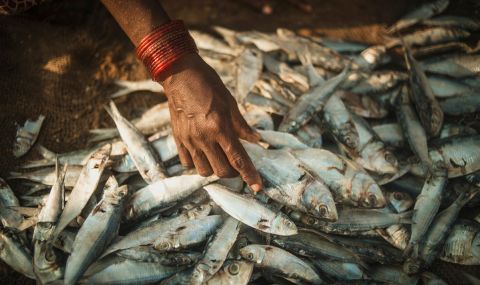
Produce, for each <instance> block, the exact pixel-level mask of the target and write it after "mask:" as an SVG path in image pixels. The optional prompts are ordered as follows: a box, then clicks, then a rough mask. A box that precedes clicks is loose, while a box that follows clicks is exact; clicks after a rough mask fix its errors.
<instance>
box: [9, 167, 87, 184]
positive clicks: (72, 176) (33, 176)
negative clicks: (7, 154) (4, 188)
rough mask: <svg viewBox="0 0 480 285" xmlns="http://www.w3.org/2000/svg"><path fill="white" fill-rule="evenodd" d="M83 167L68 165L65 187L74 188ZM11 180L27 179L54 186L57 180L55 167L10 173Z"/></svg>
mask: <svg viewBox="0 0 480 285" xmlns="http://www.w3.org/2000/svg"><path fill="white" fill-rule="evenodd" d="M82 169H83V166H81V165H68V167H67V173H66V174H65V181H64V183H65V187H68V188H71V187H74V186H75V184H76V183H77V180H78V178H79V177H80V174H81V172H82ZM9 179H27V180H30V181H34V182H37V183H42V184H45V185H49V186H53V184H55V181H56V180H57V176H56V171H55V167H44V168H41V169H38V170H33V171H31V172H10V177H9Z"/></svg>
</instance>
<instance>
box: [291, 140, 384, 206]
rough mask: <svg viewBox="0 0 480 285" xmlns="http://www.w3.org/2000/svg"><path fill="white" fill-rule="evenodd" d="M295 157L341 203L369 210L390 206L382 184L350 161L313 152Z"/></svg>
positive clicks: (300, 151) (320, 152)
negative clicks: (319, 179) (325, 185)
mask: <svg viewBox="0 0 480 285" xmlns="http://www.w3.org/2000/svg"><path fill="white" fill-rule="evenodd" d="M292 154H293V155H294V156H295V157H296V158H297V159H299V160H300V161H301V162H302V163H303V164H304V165H305V166H306V168H307V169H309V170H310V171H312V173H313V174H314V175H315V176H318V177H320V178H321V179H322V181H323V182H325V184H327V186H328V187H329V188H330V190H331V191H332V194H334V198H335V201H336V202H337V203H346V204H349V205H352V206H357V207H367V208H382V207H384V206H385V205H386V202H385V197H384V196H383V194H382V192H381V190H380V187H379V186H378V184H377V183H376V182H375V181H374V180H373V178H372V177H371V176H370V175H368V173H367V172H365V170H363V169H362V168H361V167H360V166H358V165H357V164H355V163H354V162H352V161H350V160H348V159H347V158H344V157H341V156H338V155H336V154H334V153H332V152H330V151H327V150H324V149H313V148H310V149H305V150H293V151H292Z"/></svg>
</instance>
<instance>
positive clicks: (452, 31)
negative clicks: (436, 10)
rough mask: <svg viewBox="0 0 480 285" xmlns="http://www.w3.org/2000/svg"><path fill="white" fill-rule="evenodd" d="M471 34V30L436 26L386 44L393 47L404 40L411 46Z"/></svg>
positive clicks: (442, 41) (448, 40) (444, 40)
mask: <svg viewBox="0 0 480 285" xmlns="http://www.w3.org/2000/svg"><path fill="white" fill-rule="evenodd" d="M469 36H470V32H468V31H466V30H463V29H459V28H443V27H435V28H430V29H426V30H421V31H417V32H414V33H412V34H408V35H405V36H403V37H402V38H401V39H392V40H390V41H388V42H387V43H386V46H387V48H393V47H395V46H398V45H400V44H401V43H402V41H403V42H404V43H405V44H407V45H409V46H423V45H432V44H439V43H444V42H450V41H453V40H459V39H464V38H468V37H469Z"/></svg>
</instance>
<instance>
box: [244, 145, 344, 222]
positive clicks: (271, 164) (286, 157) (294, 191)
mask: <svg viewBox="0 0 480 285" xmlns="http://www.w3.org/2000/svg"><path fill="white" fill-rule="evenodd" d="M243 145H244V147H245V150H246V151H247V153H248V154H249V156H250V157H251V159H252V161H253V163H254V165H255V167H256V168H257V170H258V171H259V173H260V174H261V176H262V177H263V178H264V179H265V180H266V181H267V182H268V183H269V185H270V186H271V187H267V188H266V189H265V194H266V195H267V196H269V197H270V198H272V199H273V200H275V201H277V202H279V203H281V204H284V205H288V206H290V207H294V208H296V209H299V210H301V211H304V212H307V213H310V214H312V215H314V216H316V217H318V218H320V219H325V220H328V221H335V220H336V219H337V211H336V208H335V202H334V200H333V197H332V194H331V193H330V190H329V189H328V187H327V186H326V185H325V183H324V182H323V181H322V180H321V178H315V177H313V176H312V175H311V174H310V173H309V172H308V171H306V170H305V167H304V166H303V165H302V163H301V162H300V161H299V160H298V159H297V158H295V157H294V156H293V155H292V154H290V153H289V152H288V151H285V150H266V149H263V148H262V147H260V146H258V145H255V144H252V143H247V142H245V143H243Z"/></svg>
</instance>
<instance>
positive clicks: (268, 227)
mask: <svg viewBox="0 0 480 285" xmlns="http://www.w3.org/2000/svg"><path fill="white" fill-rule="evenodd" d="M204 188H205V190H207V192H208V194H209V195H210V197H211V198H212V200H213V201H215V203H217V204H218V205H219V206H220V207H221V208H222V209H223V210H224V211H225V212H227V213H228V214H229V215H230V216H232V217H233V218H235V219H237V220H239V221H241V222H242V223H244V224H246V225H248V226H250V227H253V228H256V229H259V230H261V231H263V232H267V233H272V234H276V235H294V234H296V233H297V227H296V226H295V224H294V223H293V222H292V221H290V219H288V218H287V217H286V216H285V215H284V214H282V213H280V212H277V213H276V212H274V211H272V210H270V209H269V208H267V207H265V206H264V205H263V204H261V203H259V202H257V201H256V200H255V199H254V198H251V197H247V196H244V195H239V194H236V193H234V192H231V191H229V190H228V189H227V188H225V187H223V186H221V185H218V184H210V185H207V186H205V187H204ZM247 208H248V209H249V210H248V212H245V211H244V209H247Z"/></svg>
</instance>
